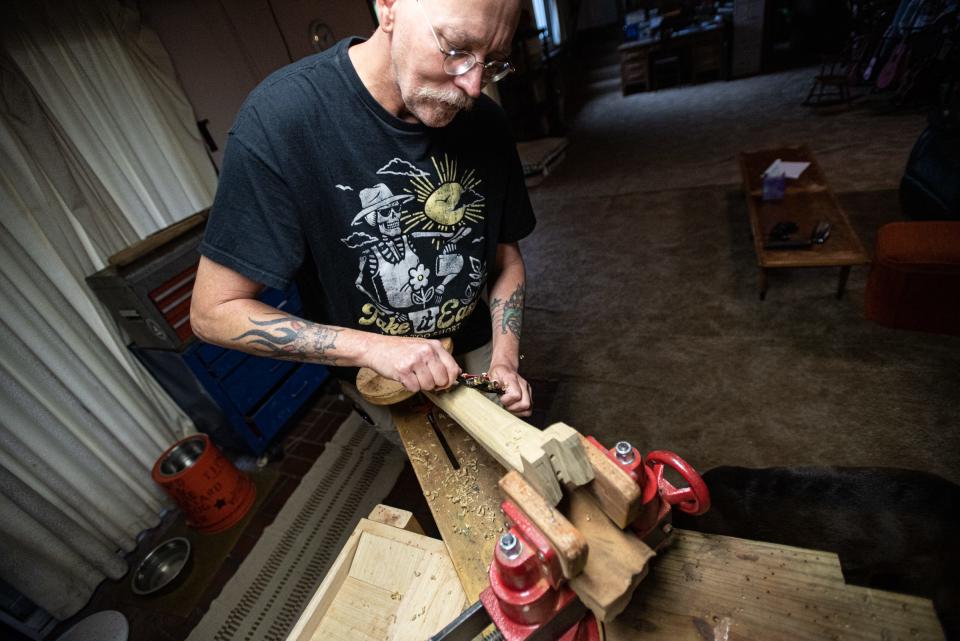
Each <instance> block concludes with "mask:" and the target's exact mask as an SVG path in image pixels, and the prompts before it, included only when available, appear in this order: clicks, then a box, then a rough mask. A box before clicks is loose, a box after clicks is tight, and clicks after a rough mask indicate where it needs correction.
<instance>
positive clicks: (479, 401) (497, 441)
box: [424, 385, 563, 505]
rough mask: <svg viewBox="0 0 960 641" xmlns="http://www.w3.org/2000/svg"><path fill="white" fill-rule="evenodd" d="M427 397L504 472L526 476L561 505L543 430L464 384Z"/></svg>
mask: <svg viewBox="0 0 960 641" xmlns="http://www.w3.org/2000/svg"><path fill="white" fill-rule="evenodd" d="M424 394H425V396H426V397H427V398H429V399H430V400H431V401H432V402H433V403H434V405H436V406H437V407H439V408H440V409H442V410H443V411H444V412H446V413H447V414H448V415H449V416H450V417H451V418H453V420H454V421H456V422H457V423H458V424H459V425H460V426H461V427H462V428H463V429H464V430H466V432H467V433H468V434H470V436H471V437H472V438H473V440H474V441H476V442H477V443H480V444H482V445H483V447H484V448H485V449H486V450H487V451H488V452H489V453H490V454H491V455H492V456H493V457H494V458H495V459H496V460H497V461H498V462H499V463H500V465H502V466H503V467H504V468H505V469H507V470H517V471H518V472H520V473H521V474H523V476H524V478H526V479H527V481H529V482H530V484H531V485H533V486H534V487H535V488H537V491H538V492H540V494H541V495H542V496H543V498H545V499H546V500H547V501H548V502H549V503H550V504H551V505H556V504H557V503H559V502H560V499H561V498H562V497H563V492H562V490H561V489H560V482H559V481H558V480H557V473H556V472H555V471H554V467H553V462H552V460H551V457H550V455H549V454H548V453H547V452H546V451H545V450H544V449H543V446H542V438H541V434H540V430H538V429H537V428H535V427H533V426H532V425H530V424H529V423H525V422H524V421H522V420H521V419H519V418H517V417H516V416H514V415H513V414H511V413H510V412H508V411H507V410H505V409H503V408H502V407H500V406H499V405H497V404H496V403H493V402H491V401H490V399H488V398H487V397H486V396H484V395H483V394H481V393H480V392H478V391H477V390H475V389H470V388H468V387H465V386H463V385H461V386H459V387H457V388H455V389H451V390H448V391H446V392H439V393H434V392H424Z"/></svg>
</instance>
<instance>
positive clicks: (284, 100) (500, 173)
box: [200, 40, 535, 353]
mask: <svg viewBox="0 0 960 641" xmlns="http://www.w3.org/2000/svg"><path fill="white" fill-rule="evenodd" d="M356 42H358V41H357V40H352V41H351V40H344V41H341V42H340V43H338V44H337V45H336V46H334V47H333V48H331V49H329V50H327V51H325V52H323V53H320V54H317V55H314V56H309V57H307V58H304V59H302V60H300V61H298V62H295V63H293V64H292V65H289V66H287V67H284V68H283V69H280V70H279V71H277V72H275V73H273V74H272V75H271V76H269V77H268V78H267V79H266V80H264V81H263V83H261V84H260V85H259V86H258V87H257V88H256V89H254V91H253V92H252V93H251V94H250V96H248V98H247V100H246V102H245V103H244V104H243V106H242V108H241V109H240V113H239V114H238V116H237V120H236V123H235V124H234V126H233V128H232V129H231V131H230V136H229V139H228V142H227V147H226V153H225V156H224V162H223V167H222V171H221V174H220V183H219V187H218V189H217V195H216V198H215V200H214V204H213V210H212V212H211V216H210V221H209V223H208V226H207V230H206V234H205V237H204V240H203V243H202V244H201V246H200V252H201V253H202V254H203V255H205V256H207V257H208V258H210V259H211V260H213V261H215V262H217V263H220V264H221V265H224V266H226V267H229V268H231V269H233V270H235V271H237V272H239V273H241V274H243V275H245V276H247V277H248V278H250V279H252V280H255V281H257V282H259V283H263V284H264V285H267V286H270V287H276V288H285V287H287V286H289V284H290V283H291V282H294V281H296V282H297V284H298V286H299V288H300V290H301V295H302V297H303V300H304V306H305V314H304V315H305V316H306V317H307V318H308V319H310V320H314V321H317V322H322V323H327V324H331V325H339V326H343V327H351V328H355V329H361V330H366V331H374V332H380V333H383V334H389V335H393V336H420V337H441V336H453V337H454V343H455V346H456V350H457V352H458V353H462V352H466V351H469V350H471V349H475V348H477V347H479V346H481V345H483V344H484V343H485V342H487V341H488V340H489V339H490V318H489V313H487V309H486V305H485V304H484V303H483V301H482V300H481V298H480V296H481V294H482V292H483V290H484V289H485V287H486V284H487V276H488V267H489V266H490V265H492V264H493V260H494V257H495V255H496V249H497V244H498V243H507V242H514V241H517V240H519V239H521V238H523V237H525V236H526V235H528V234H529V233H530V232H531V231H532V230H533V227H534V225H535V219H534V215H533V210H532V208H531V206H530V200H529V197H528V195H527V191H526V187H525V186H524V182H523V172H522V170H521V166H520V160H519V158H518V156H517V152H516V147H515V145H514V142H513V140H512V138H511V136H510V133H509V126H508V124H507V120H506V117H505V116H504V114H503V112H502V110H501V109H500V108H499V106H497V105H496V103H494V102H493V101H492V100H490V99H489V98H487V97H486V96H481V98H480V99H478V100H477V101H476V104H475V106H474V108H473V109H472V110H470V111H466V112H461V113H460V114H458V115H457V116H456V118H455V119H454V120H453V121H452V122H451V123H450V124H449V125H448V126H446V127H443V128H435V129H433V128H429V127H427V126H425V125H423V124H420V123H409V122H405V121H402V120H400V119H398V118H396V117H395V116H393V115H391V114H390V113H388V112H387V111H386V110H385V109H383V107H381V106H380V104H379V103H377V102H376V100H374V98H373V97H372V96H371V95H370V93H369V92H368V91H367V89H366V88H365V87H364V85H363V83H362V82H361V80H360V77H359V76H358V75H357V73H356V70H355V69H354V67H353V64H352V63H351V62H350V59H349V57H348V55H347V49H348V47H349V46H350V45H351V44H354V43H356Z"/></svg>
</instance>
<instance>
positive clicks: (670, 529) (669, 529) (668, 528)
mask: <svg viewBox="0 0 960 641" xmlns="http://www.w3.org/2000/svg"><path fill="white" fill-rule="evenodd" d="M671 532H673V526H672V525H670V524H669V523H664V524H663V533H664V534H670V533H671Z"/></svg>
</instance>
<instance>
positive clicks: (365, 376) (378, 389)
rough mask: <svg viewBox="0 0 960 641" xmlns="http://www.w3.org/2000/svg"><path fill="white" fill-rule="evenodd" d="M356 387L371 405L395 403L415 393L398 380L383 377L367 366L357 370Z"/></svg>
mask: <svg viewBox="0 0 960 641" xmlns="http://www.w3.org/2000/svg"><path fill="white" fill-rule="evenodd" d="M357 389H358V390H359V391H360V394H361V395H363V397H364V398H365V399H367V401H369V402H370V403H371V404H373V405H396V404H397V403H401V402H403V401H405V400H407V399H408V398H410V397H412V396H413V395H414V394H416V392H411V391H410V390H408V389H407V388H406V387H404V386H403V383H401V382H400V381H394V380H390V379H389V378H384V377H383V376H380V375H379V374H377V373H376V372H375V371H373V370H372V369H369V368H367V367H361V368H360V371H359V372H357Z"/></svg>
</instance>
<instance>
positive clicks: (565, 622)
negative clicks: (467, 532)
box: [480, 501, 600, 641]
mask: <svg viewBox="0 0 960 641" xmlns="http://www.w3.org/2000/svg"><path fill="white" fill-rule="evenodd" d="M500 507H501V509H502V510H503V513H504V515H505V516H506V517H507V522H508V524H509V525H510V529H509V530H508V532H507V533H506V534H504V535H503V536H501V537H500V540H499V541H498V542H497V545H496V547H495V548H494V552H493V561H492V562H491V563H490V570H489V578H490V587H488V588H487V589H486V590H484V591H483V592H482V593H481V594H480V601H481V602H482V603H483V607H484V609H486V611H487V613H488V614H489V615H490V618H491V620H492V621H493V623H494V624H495V625H496V626H497V629H498V630H499V631H500V633H501V634H502V635H503V638H504V639H505V640H506V641H527V640H528V639H539V638H541V637H544V633H545V632H549V633H548V634H546V636H547V637H549V638H550V639H557V641H598V640H599V638H600V634H599V628H598V625H597V621H596V619H595V618H594V617H593V615H592V614H588V615H587V616H582V615H580V614H578V613H577V612H578V610H577V608H580V609H582V608H583V606H582V604H580V602H579V600H578V599H577V595H576V594H575V593H574V592H573V590H571V589H570V587H569V586H568V585H566V583H565V579H564V577H563V573H562V572H561V569H560V561H559V559H557V553H556V552H555V551H554V549H553V547H551V545H550V543H549V541H548V540H547V538H546V537H545V536H544V535H543V533H542V532H540V530H539V529H537V527H536V526H534V525H533V523H531V522H530V521H529V519H527V517H526V516H525V515H524V514H523V512H521V511H520V509H519V508H517V507H516V506H515V505H514V504H513V503H511V502H510V501H504V502H503V503H501V504H500ZM570 619H572V620H570Z"/></svg>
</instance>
